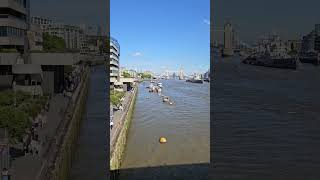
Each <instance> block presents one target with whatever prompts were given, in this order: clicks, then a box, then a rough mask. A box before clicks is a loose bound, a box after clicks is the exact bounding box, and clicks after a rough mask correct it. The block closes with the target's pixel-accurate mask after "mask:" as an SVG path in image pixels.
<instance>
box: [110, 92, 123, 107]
mask: <svg viewBox="0 0 320 180" xmlns="http://www.w3.org/2000/svg"><path fill="white" fill-rule="evenodd" d="M124 94H125V93H124V92H119V91H115V90H112V91H111V92H110V101H111V104H112V105H114V106H117V105H119V104H120V102H121V101H120V99H121V98H122V97H123V96H124Z"/></svg>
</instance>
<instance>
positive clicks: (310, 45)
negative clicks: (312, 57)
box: [301, 30, 316, 53]
mask: <svg viewBox="0 0 320 180" xmlns="http://www.w3.org/2000/svg"><path fill="white" fill-rule="evenodd" d="M315 40H316V32H315V31H314V30H313V31H311V32H310V33H309V34H307V35H305V36H303V37H302V42H301V52H303V53H306V52H313V51H314V50H315Z"/></svg>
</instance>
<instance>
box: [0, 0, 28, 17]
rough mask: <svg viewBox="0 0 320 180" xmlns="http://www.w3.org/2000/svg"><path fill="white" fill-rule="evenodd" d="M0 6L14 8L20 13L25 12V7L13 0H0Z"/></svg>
mask: <svg viewBox="0 0 320 180" xmlns="http://www.w3.org/2000/svg"><path fill="white" fill-rule="evenodd" d="M0 7H7V8H11V9H13V10H16V11H18V12H20V13H22V14H27V9H26V8H25V7H24V6H23V5H22V4H19V3H18V2H16V1H14V0H1V1H0Z"/></svg>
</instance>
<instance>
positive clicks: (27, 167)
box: [10, 94, 68, 180]
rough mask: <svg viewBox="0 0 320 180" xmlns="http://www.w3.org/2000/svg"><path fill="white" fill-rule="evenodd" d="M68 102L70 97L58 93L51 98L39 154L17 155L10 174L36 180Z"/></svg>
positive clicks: (18, 177) (26, 179) (40, 132)
mask: <svg viewBox="0 0 320 180" xmlns="http://www.w3.org/2000/svg"><path fill="white" fill-rule="evenodd" d="M67 104H68V98H66V97H63V96H62V95H60V94H58V95H56V96H54V97H52V99H51V100H50V109H49V111H48V112H46V113H45V115H44V116H45V117H46V118H47V123H46V125H45V126H44V127H43V128H40V129H39V131H38V134H39V140H40V142H42V143H41V147H40V151H39V154H38V155H32V154H27V155H26V156H22V157H17V158H16V159H15V160H13V161H12V166H11V171H10V174H11V176H12V179H15V180H20V179H21V180H29V179H30V180H34V179H35V177H36V176H37V174H38V172H39V170H40V169H41V166H42V162H43V161H44V160H45V156H46V151H47V149H48V148H49V142H50V140H51V139H53V138H54V136H55V130H56V129H57V127H58V125H59V124H60V122H61V120H62V119H63V114H62V113H61V112H62V110H63V109H65V108H66V106H67Z"/></svg>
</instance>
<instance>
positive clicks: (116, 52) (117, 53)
mask: <svg viewBox="0 0 320 180" xmlns="http://www.w3.org/2000/svg"><path fill="white" fill-rule="evenodd" d="M110 53H114V54H116V55H118V56H119V52H118V51H116V50H114V49H113V48H111V49H110Z"/></svg>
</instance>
